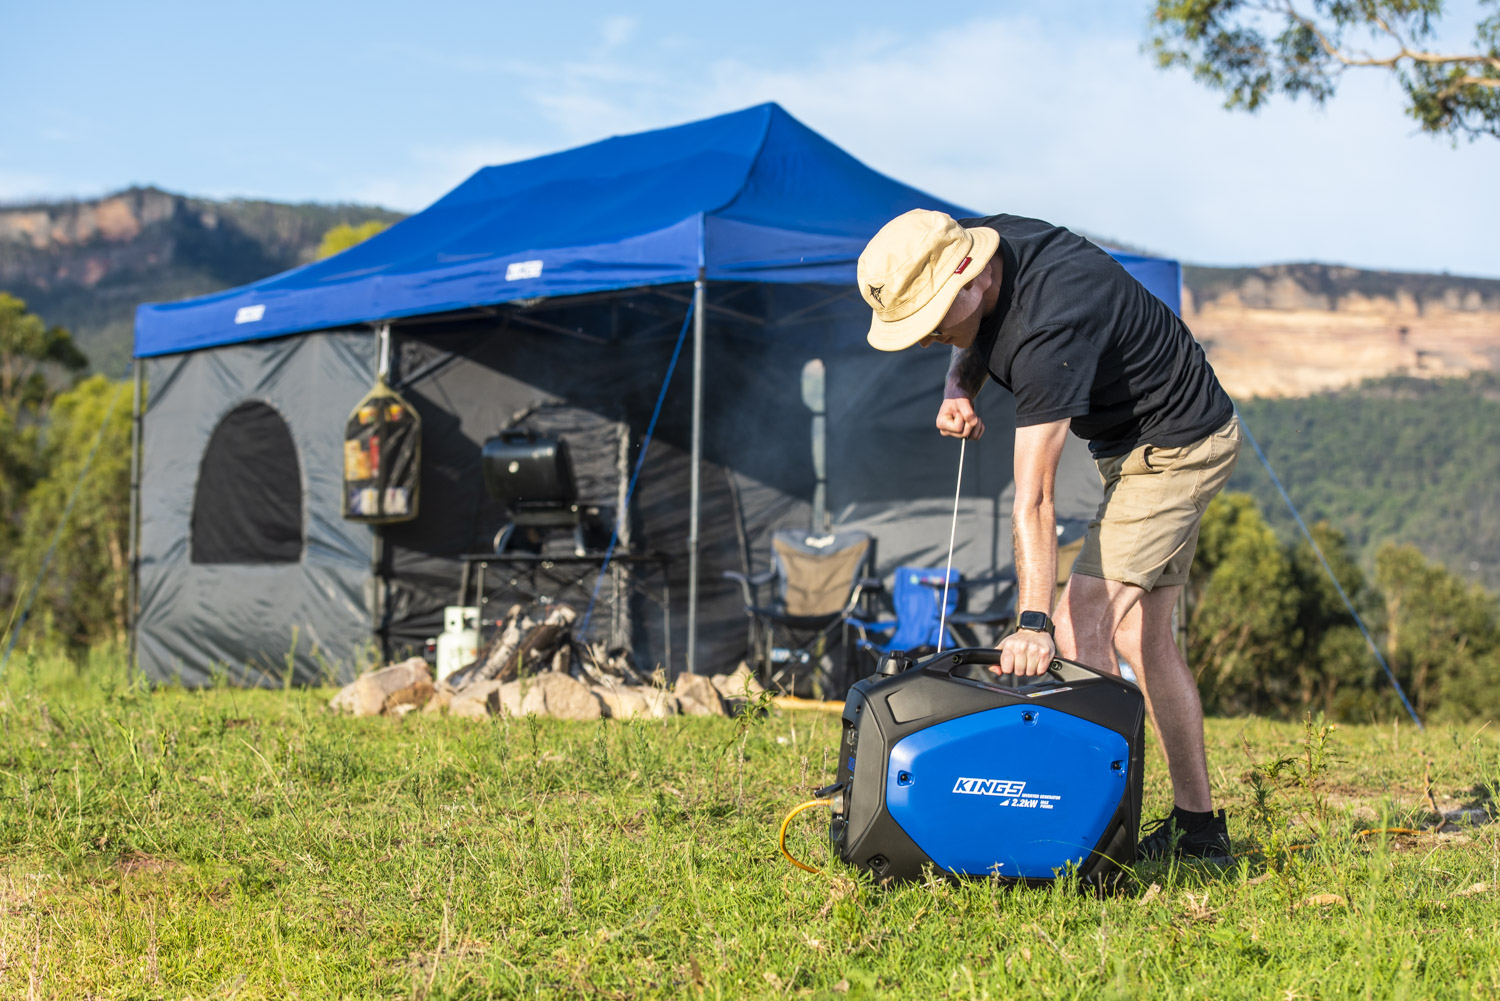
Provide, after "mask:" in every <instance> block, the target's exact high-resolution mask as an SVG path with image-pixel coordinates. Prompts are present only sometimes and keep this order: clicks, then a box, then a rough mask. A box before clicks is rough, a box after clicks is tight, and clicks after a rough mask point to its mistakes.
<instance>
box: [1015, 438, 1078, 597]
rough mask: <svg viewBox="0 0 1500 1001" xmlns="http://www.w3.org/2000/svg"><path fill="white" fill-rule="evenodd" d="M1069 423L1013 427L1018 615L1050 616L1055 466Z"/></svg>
mask: <svg viewBox="0 0 1500 1001" xmlns="http://www.w3.org/2000/svg"><path fill="white" fill-rule="evenodd" d="M1068 425H1069V421H1067V420H1060V421H1052V422H1051V423H1050V424H1033V425H1032V426H1030V427H1023V428H1016V456H1015V477H1016V499H1015V504H1014V506H1013V508H1012V510H1011V534H1012V536H1013V537H1014V542H1015V549H1016V601H1017V604H1016V611H1017V612H1025V611H1038V612H1046V613H1047V614H1048V615H1050V614H1052V596H1053V591H1054V590H1055V589H1056V587H1057V507H1056V498H1055V489H1056V485H1057V464H1058V462H1059V460H1060V459H1061V458H1062V450H1063V445H1064V443H1066V442H1067V440H1068Z"/></svg>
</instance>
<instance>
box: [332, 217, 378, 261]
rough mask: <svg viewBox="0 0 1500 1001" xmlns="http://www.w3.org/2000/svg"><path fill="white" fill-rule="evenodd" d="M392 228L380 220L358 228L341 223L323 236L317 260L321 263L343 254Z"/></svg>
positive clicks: (370, 221) (374, 220) (361, 224)
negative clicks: (325, 259)
mask: <svg viewBox="0 0 1500 1001" xmlns="http://www.w3.org/2000/svg"><path fill="white" fill-rule="evenodd" d="M390 228H391V224H390V223H388V222H382V221H381V220H379V219H371V220H369V221H368V222H362V223H360V224H359V225H358V226H351V225H349V224H348V223H342V222H341V223H339V224H338V225H337V226H334V227H333V228H332V229H330V230H329V231H328V232H326V233H324V234H323V240H322V242H321V243H319V244H318V251H317V259H318V260H320V261H321V260H323V258H325V257H332V256H333V255H334V254H341V253H343V252H344V251H346V250H348V249H349V248H350V247H353V246H356V245H358V244H361V243H364V242H365V241H366V240H368V239H369V238H370V237H372V236H374V235H375V234H377V233H384V232H385V231H386V230H388V229H390Z"/></svg>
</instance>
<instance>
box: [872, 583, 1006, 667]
mask: <svg viewBox="0 0 1500 1001" xmlns="http://www.w3.org/2000/svg"><path fill="white" fill-rule="evenodd" d="M992 584H1003V585H1004V587H1002V588H1001V591H1000V594H999V596H998V598H997V599H996V600H995V601H994V602H993V603H992V604H991V607H990V608H989V609H987V610H985V611H981V612H960V611H959V610H958V609H959V605H960V603H962V602H963V601H964V599H965V597H966V596H967V592H970V591H974V590H977V589H978V588H981V587H988V586H990V585H992ZM890 604H891V609H892V611H893V612H894V613H895V616H896V617H895V618H894V619H887V620H881V621H870V620H866V619H862V618H859V617H857V616H853V615H851V616H849V617H848V621H849V624H850V625H851V626H853V627H854V628H855V629H856V630H857V631H858V634H859V638H858V640H857V646H858V647H859V648H860V649H862V650H866V651H868V652H869V653H871V654H872V655H874V656H875V657H876V658H877V659H878V658H879V656H880V655H881V654H884V653H888V652H889V651H891V650H905V651H907V652H908V653H915V654H925V653H930V652H932V651H935V650H936V649H937V647H938V635H939V633H938V630H939V628H940V626H942V619H941V618H940V612H941V607H942V604H943V570H942V568H941V567H897V568H896V576H895V580H894V581H893V583H892V586H891V590H890ZM1014 606H1015V576H1014V575H1013V574H1011V573H1009V572H1006V573H1001V574H994V575H991V576H987V577H981V578H976V579H974V580H969V581H966V580H964V579H963V578H962V575H961V574H959V572H958V571H957V570H950V571H948V614H947V617H946V618H947V622H946V626H945V627H944V632H945V633H946V635H945V636H944V637H943V643H942V646H943V648H944V649H945V650H947V649H952V648H954V647H959V646H974V645H977V643H978V642H979V640H978V638H977V637H976V636H975V635H974V627H975V626H980V625H985V626H989V627H991V630H992V632H994V633H999V632H1000V631H1001V630H1002V629H1003V628H1004V627H1005V626H1006V625H1009V624H1010V622H1011V620H1012V619H1013V618H1014V616H1015V611H1014ZM880 633H884V634H886V635H885V636H884V637H883V638H880V637H878V636H874V635H872V634H880Z"/></svg>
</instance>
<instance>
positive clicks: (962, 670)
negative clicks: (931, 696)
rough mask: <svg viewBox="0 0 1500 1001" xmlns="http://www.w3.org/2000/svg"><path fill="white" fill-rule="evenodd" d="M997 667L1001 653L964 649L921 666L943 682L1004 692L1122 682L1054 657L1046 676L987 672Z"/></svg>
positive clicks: (970, 648) (972, 648)
mask: <svg viewBox="0 0 1500 1001" xmlns="http://www.w3.org/2000/svg"><path fill="white" fill-rule="evenodd" d="M998 666H1000V651H999V650H997V649H994V648H993V647H966V648H962V649H958V650H947V651H944V652H943V653H941V654H939V655H938V656H936V657H933V658H932V659H931V660H929V661H928V662H927V663H926V664H924V665H922V668H923V670H925V671H927V672H928V673H930V674H936V675H939V676H941V677H946V678H959V679H962V680H965V681H973V682H977V683H979V684H983V685H989V686H991V687H993V688H1007V689H1017V688H1026V689H1041V688H1055V687H1057V686H1060V685H1072V684H1075V683H1077V682H1080V681H1092V680H1094V679H1096V678H1105V679H1108V680H1110V681H1116V682H1118V681H1121V680H1122V679H1120V678H1119V677H1116V676H1115V675H1112V674H1105V673H1104V672H1103V671H1096V670H1094V669H1093V668H1092V667H1088V666H1087V665H1084V664H1078V663H1075V662H1074V661H1071V660H1063V659H1062V658H1061V657H1054V658H1053V659H1052V664H1051V666H1049V667H1048V668H1047V672H1046V673H1045V674H1040V675H1026V676H1022V675H1018V674H996V673H995V672H993V671H990V670H988V668H990V667H998ZM971 668H980V669H982V670H981V671H973V670H970V669H971Z"/></svg>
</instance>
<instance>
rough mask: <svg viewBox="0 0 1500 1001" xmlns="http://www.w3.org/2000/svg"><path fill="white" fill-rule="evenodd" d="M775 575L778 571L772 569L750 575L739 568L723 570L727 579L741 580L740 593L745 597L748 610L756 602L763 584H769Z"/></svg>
mask: <svg viewBox="0 0 1500 1001" xmlns="http://www.w3.org/2000/svg"><path fill="white" fill-rule="evenodd" d="M775 576H776V571H775V570H770V569H767V570H762V571H761V572H760V573H753V574H750V575H749V576H746V575H745V574H742V573H740V572H739V571H738V570H725V571H724V572H723V577H724V579H725V580H733V581H738V582H739V585H740V595H741V597H743V599H744V602H745V609H746V611H749V609H750V606H751V605H754V604H755V602H756V599H757V597H758V596H759V595H758V592H759V591H760V588H761V586H762V585H763V584H769V583H770V582H771V579H772V578H773V577H775Z"/></svg>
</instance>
